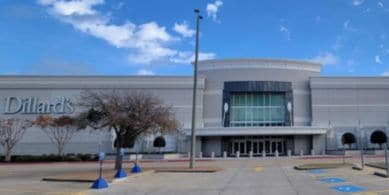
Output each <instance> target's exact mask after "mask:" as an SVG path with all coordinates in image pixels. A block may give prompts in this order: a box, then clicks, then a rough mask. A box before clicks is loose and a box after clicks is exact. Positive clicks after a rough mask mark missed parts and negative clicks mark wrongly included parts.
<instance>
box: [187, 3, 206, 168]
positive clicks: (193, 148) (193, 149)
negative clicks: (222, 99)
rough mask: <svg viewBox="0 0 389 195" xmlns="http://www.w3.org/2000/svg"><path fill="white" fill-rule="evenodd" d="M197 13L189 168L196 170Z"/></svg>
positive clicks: (198, 15) (197, 11) (197, 20)
mask: <svg viewBox="0 0 389 195" xmlns="http://www.w3.org/2000/svg"><path fill="white" fill-rule="evenodd" d="M194 12H195V13H196V49H195V61H194V68H193V69H194V73H193V104H192V128H191V130H192V132H191V138H192V139H191V147H190V163H189V168H190V169H193V168H194V163H195V152H196V135H195V127H196V90H197V64H198V57H199V27H200V20H201V19H202V18H203V17H202V16H201V15H200V10H198V9H195V10H194Z"/></svg>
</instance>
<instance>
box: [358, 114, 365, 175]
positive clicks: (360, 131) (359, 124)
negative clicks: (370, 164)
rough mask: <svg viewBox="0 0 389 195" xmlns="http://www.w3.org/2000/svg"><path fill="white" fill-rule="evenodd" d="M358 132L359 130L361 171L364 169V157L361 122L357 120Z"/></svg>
mask: <svg viewBox="0 0 389 195" xmlns="http://www.w3.org/2000/svg"><path fill="white" fill-rule="evenodd" d="M358 130H359V134H360V135H359V137H360V141H359V142H360V145H361V146H360V147H361V149H360V150H361V169H362V170H363V168H365V162H364V157H363V130H362V129H361V121H360V120H358Z"/></svg>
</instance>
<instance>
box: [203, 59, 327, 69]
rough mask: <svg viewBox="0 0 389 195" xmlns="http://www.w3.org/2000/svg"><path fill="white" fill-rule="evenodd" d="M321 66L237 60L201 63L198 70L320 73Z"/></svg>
mask: <svg viewBox="0 0 389 195" xmlns="http://www.w3.org/2000/svg"><path fill="white" fill-rule="evenodd" d="M321 66H322V65H321V64H320V63H317V62H311V61H303V60H290V59H270V58H237V59H217V60H201V61H199V66H198V70H199V71H208V70H226V69H262V68H267V69H286V70H302V71H313V72H320V69H321Z"/></svg>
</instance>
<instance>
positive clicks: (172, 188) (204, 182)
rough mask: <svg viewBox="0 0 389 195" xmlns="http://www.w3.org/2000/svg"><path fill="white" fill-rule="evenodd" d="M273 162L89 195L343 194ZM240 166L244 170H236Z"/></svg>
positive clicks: (138, 181)
mask: <svg viewBox="0 0 389 195" xmlns="http://www.w3.org/2000/svg"><path fill="white" fill-rule="evenodd" d="M271 162H272V161H267V162H266V161H262V163H261V161H258V160H257V161H247V160H242V161H237V162H235V163H231V162H228V163H229V164H230V165H232V167H230V168H228V167H225V169H224V170H223V171H220V172H217V173H154V174H149V175H145V176H142V177H137V178H130V179H127V180H125V181H123V182H120V183H117V184H113V185H112V186H111V187H110V188H109V189H105V190H93V191H89V192H88V194H108V193H109V194H135V195H138V194H139V195H141V194H142V195H143V194H150V195H152V194H158V195H171V194H185V195H190V194H204V195H207V194H209V195H211V194H212V195H213V194H225V195H229V194H231V195H236V194H239V195H246V194H266V195H267V194H277V195H281V194H288V195H289V194H292V195H293V194H308V195H309V194H315V195H331V194H341V193H339V192H336V191H333V190H330V189H329V186H328V185H326V184H323V183H322V182H320V181H318V180H317V179H316V178H315V175H312V174H309V173H307V172H306V171H296V170H294V169H293V167H292V166H282V165H281V166H280V165H279V164H277V163H275V164H272V163H271ZM273 162H274V161H273ZM219 163H223V161H221V162H219ZM224 163H227V162H224ZM228 163H227V164H228ZM238 164H240V165H241V167H234V166H233V165H235V166H237V165H238ZM388 184H389V182H388Z"/></svg>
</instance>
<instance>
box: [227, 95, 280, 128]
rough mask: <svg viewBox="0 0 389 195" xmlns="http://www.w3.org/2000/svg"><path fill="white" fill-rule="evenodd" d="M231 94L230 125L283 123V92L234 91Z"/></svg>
mask: <svg viewBox="0 0 389 195" xmlns="http://www.w3.org/2000/svg"><path fill="white" fill-rule="evenodd" d="M231 96H232V97H231V104H232V105H231V114H230V121H231V126H264V125H265V126H269V125H279V124H282V123H284V117H285V108H284V107H285V96H284V95H283V94H270V93H235V94H232V95H231Z"/></svg>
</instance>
